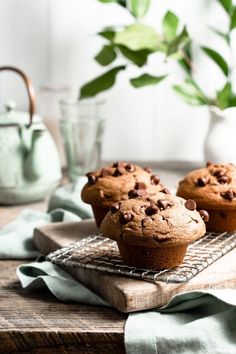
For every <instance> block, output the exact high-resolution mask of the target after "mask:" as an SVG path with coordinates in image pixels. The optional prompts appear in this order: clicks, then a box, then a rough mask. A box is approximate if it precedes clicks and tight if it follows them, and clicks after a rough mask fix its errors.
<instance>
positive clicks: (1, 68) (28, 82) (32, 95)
mask: <svg viewBox="0 0 236 354" xmlns="http://www.w3.org/2000/svg"><path fill="white" fill-rule="evenodd" d="M4 70H8V71H14V72H15V73H17V74H19V75H20V76H21V77H22V79H23V80H24V82H25V85H26V89H27V92H28V96H29V116H30V120H29V125H28V127H30V126H31V124H32V122H33V115H34V112H35V92H34V87H33V84H32V81H31V80H30V79H29V77H28V76H27V75H26V74H25V73H24V72H23V71H22V70H20V69H18V68H15V67H13V66H0V71H4Z"/></svg>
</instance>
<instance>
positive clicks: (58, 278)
mask: <svg viewBox="0 0 236 354" xmlns="http://www.w3.org/2000/svg"><path fill="white" fill-rule="evenodd" d="M41 260H42V258H41ZM16 274H17V276H18V277H19V279H20V282H21V285H22V287H23V288H27V289H29V290H36V289H42V288H48V289H49V290H50V291H51V293H52V294H53V295H54V296H56V297H57V298H58V299H59V300H61V301H78V302H82V303H85V304H90V305H100V306H109V304H108V303H107V302H105V301H104V300H103V299H102V298H100V297H99V296H98V295H96V294H95V293H93V292H92V291H91V290H89V289H88V288H86V287H85V286H84V285H82V284H81V283H79V282H78V281H76V280H75V279H74V278H73V277H72V276H71V275H70V274H68V273H67V272H65V271H64V270H63V269H62V268H60V267H58V266H57V265H55V264H52V263H51V262H48V261H45V260H44V257H43V261H40V259H39V260H38V262H32V263H30V264H22V265H20V266H19V267H18V268H17V271H16Z"/></svg>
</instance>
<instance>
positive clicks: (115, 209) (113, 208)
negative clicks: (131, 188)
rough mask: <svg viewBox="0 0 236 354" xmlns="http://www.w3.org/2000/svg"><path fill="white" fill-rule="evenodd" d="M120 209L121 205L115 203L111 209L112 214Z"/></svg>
mask: <svg viewBox="0 0 236 354" xmlns="http://www.w3.org/2000/svg"><path fill="white" fill-rule="evenodd" d="M118 210H120V205H119V204H113V205H112V206H111V207H110V211H111V212H112V214H115V213H116V212H117V211H118Z"/></svg>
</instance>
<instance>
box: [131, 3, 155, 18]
mask: <svg viewBox="0 0 236 354" xmlns="http://www.w3.org/2000/svg"><path fill="white" fill-rule="evenodd" d="M150 3H151V0H129V1H128V7H129V10H130V11H131V13H132V14H133V15H134V17H137V18H140V17H143V16H145V15H146V13H147V12H148V9H149V6H150Z"/></svg>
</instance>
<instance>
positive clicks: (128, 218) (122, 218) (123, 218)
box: [120, 211, 134, 225]
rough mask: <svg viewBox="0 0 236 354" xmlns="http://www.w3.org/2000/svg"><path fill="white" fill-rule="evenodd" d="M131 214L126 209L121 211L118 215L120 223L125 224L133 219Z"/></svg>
mask: <svg viewBox="0 0 236 354" xmlns="http://www.w3.org/2000/svg"><path fill="white" fill-rule="evenodd" d="M133 217H134V216H133V215H132V214H131V213H129V212H127V211H123V212H122V213H121V215H120V222H121V224H122V225H125V224H127V223H128V222H130V221H131V220H132V219H133Z"/></svg>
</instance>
